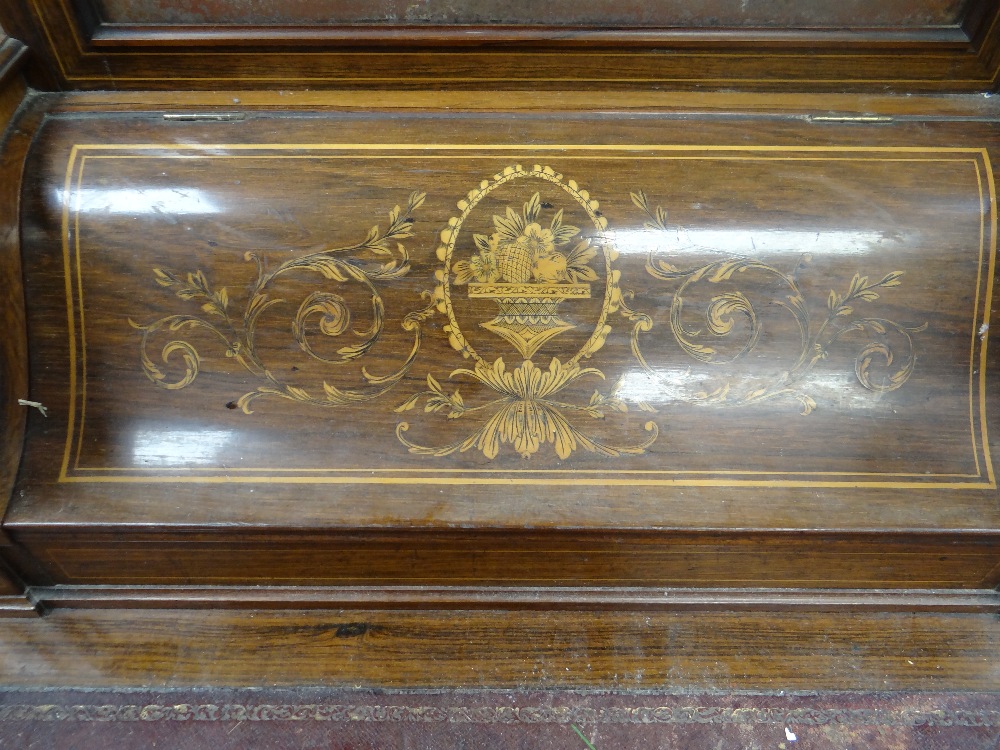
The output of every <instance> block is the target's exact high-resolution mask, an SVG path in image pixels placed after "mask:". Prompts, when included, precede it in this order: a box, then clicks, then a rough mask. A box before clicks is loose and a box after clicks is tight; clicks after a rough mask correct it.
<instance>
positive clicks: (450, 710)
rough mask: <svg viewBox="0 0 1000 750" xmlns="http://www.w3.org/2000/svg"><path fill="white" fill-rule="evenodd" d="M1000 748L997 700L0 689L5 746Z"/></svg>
mask: <svg viewBox="0 0 1000 750" xmlns="http://www.w3.org/2000/svg"><path fill="white" fill-rule="evenodd" d="M152 747H156V748H182V749H183V748H211V750H229V748H233V749H235V748H240V750H244V749H246V748H324V749H328V750H362V749H367V748H379V749H382V748H393V749H397V748H399V749H402V748H406V749H409V748H413V749H414V750H416V749H418V748H419V749H420V750H437V749H438V748H441V749H442V750H443V749H445V748H447V749H451V748H456V749H463V748H489V749H490V750H493V749H497V750H500V749H502V750H521V749H524V750H528V749H529V748H530V749H531V750H625V749H631V748H637V749H638V748H642V750H651V749H652V748H663V749H664V750H666V749H667V748H670V749H671V750H675V749H677V748H692V749H699V748H707V749H711V750H728V749H729V748H733V749H734V750H756V749H757V748H760V749H762V750H763V749H764V748H767V749H768V750H826V749H827V748H837V749H838V750H842V749H845V748H858V749H859V750H862V749H867V748H873V749H879V748H886V749H887V750H889V749H891V750H898V749H900V748H921V749H924V748H928V749H930V750H937V749H939V748H941V749H943V748H961V749H963V750H986V749H987V748H990V749H994V748H1000V694H942V693H909V694H898V693H892V694H875V693H822V694H816V695H804V694H795V695H782V694H760V693H726V694H712V693H701V694H698V693H684V694H678V693H652V692H650V693H645V692H644V693H598V692H566V691H551V692H537V691H533V692H512V691H500V690H498V691H488V690H477V691H400V692H390V691H366V690H357V691H352V690H329V689H326V690H324V689H321V688H308V689H306V688H299V689H240V690H219V689H212V690H176V691H114V692H111V691H104V690H101V691H91V690H52V691H35V690H33V691H25V690H9V691H0V748H44V749H45V750H50V749H53V748H73V749H74V750H85V749H89V748H95V749H96V748H100V749H101V750H106V749H107V748H115V749H116V750H117V749H121V750H126V749H130V748H152Z"/></svg>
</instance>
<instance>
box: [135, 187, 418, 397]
mask: <svg viewBox="0 0 1000 750" xmlns="http://www.w3.org/2000/svg"><path fill="white" fill-rule="evenodd" d="M423 202H424V193H413V194H412V195H410V199H409V201H408V202H407V204H406V207H405V208H400V207H399V206H396V207H395V208H393V209H392V211H390V212H389V226H388V228H387V229H386V231H385V232H382V231H381V230H380V229H379V227H378V226H377V225H376V226H373V227H372V228H371V229H369V230H368V234H367V235H366V236H365V238H364V239H363V240H361V241H360V242H358V243H356V244H353V245H349V246H346V247H338V248H330V249H327V250H322V251H320V252H316V253H311V254H309V255H305V256H303V257H301V258H295V259H293V260H289V261H286V262H284V263H282V264H281V265H280V266H278V268H276V269H275V270H273V271H268V270H267V269H266V267H265V263H264V260H263V259H262V258H261V256H260V255H258V254H257V253H254V252H247V253H246V255H245V256H244V257H245V258H246V260H248V261H253V262H254V263H255V264H256V266H257V279H256V281H255V282H254V285H253V288H252V291H251V293H250V296H249V298H248V299H247V303H246V306H245V307H244V309H243V313H242V314H241V315H239V316H234V315H233V314H232V312H231V310H230V301H229V294H228V292H227V290H226V288H225V287H223V288H221V289H217V290H213V289H212V288H211V286H210V284H209V281H208V279H207V278H206V277H205V274H204V273H202V272H201V271H200V270H198V271H194V272H192V273H188V274H186V276H184V277H182V276H181V275H179V274H177V273H175V272H173V271H170V270H165V269H161V268H155V269H153V273H154V275H155V277H156V283H158V284H159V285H160V286H163V287H166V288H168V289H173V291H174V293H175V294H176V295H177V296H178V297H180V298H181V299H183V300H191V301H195V302H200V303H201V310H202V312H203V313H204V317H203V316H200V315H187V314H181V315H168V316H166V317H163V318H160V319H159V320H157V321H154V322H153V323H150V324H149V325H139V324H138V323H135V322H133V321H132V320H129V324H130V325H132V327H134V328H136V329H138V330H139V331H140V332H141V333H142V344H141V360H142V368H143V371H144V372H145V373H146V377H148V378H149V379H150V380H151V381H153V383H155V384H156V385H158V386H160V387H161V388H166V389H168V390H176V389H179V388H185V387H187V386H188V385H190V384H191V383H192V382H193V381H194V379H195V378H196V377H197V376H198V371H199V368H200V364H201V357H200V356H199V354H198V352H197V350H196V349H195V348H194V346H192V345H191V344H190V343H189V342H187V341H184V340H182V339H173V340H171V341H168V342H167V343H166V344H165V345H164V346H163V349H162V350H161V352H160V357H161V359H162V360H163V363H164V364H165V365H169V364H170V359H171V357H172V356H173V355H174V354H179V355H180V356H181V358H182V360H183V362H184V368H185V371H184V375H183V376H182V377H181V378H180V379H179V380H170V379H168V376H167V375H166V374H165V373H164V372H163V370H161V369H160V367H159V366H157V365H156V363H154V362H153V360H152V358H151V357H150V356H149V353H148V351H147V348H148V346H149V342H150V338H151V337H152V336H153V335H154V334H158V333H160V332H169V333H174V332H177V331H183V330H185V329H188V330H190V329H201V330H205V331H209V332H211V333H213V334H215V335H216V336H218V337H219V338H220V339H221V340H222V342H223V344H224V345H225V347H226V350H225V353H226V356H227V357H230V358H233V359H235V360H236V361H237V362H239V363H240V364H241V365H243V366H244V367H245V368H246V369H247V370H249V371H250V372H251V373H253V374H254V375H256V376H257V377H259V378H260V379H261V380H262V383H261V385H259V386H258V387H257V388H255V389H254V390H253V391H250V392H249V393H245V394H243V395H242V396H241V397H240V398H239V399H238V400H237V401H236V405H237V406H238V407H239V408H240V409H242V410H243V411H244V412H246V413H247V414H251V413H252V409H251V408H250V407H251V405H252V404H253V402H254V401H256V400H257V399H258V398H261V397H264V396H277V397H279V398H284V399H289V400H291V401H300V402H303V403H307V404H312V405H314V406H326V407H331V406H343V405H344V404H352V403H359V402H363V401H370V400H371V399H373V398H377V397H378V396H381V395H382V394H383V393H385V392H386V391H388V390H389V389H390V388H392V387H393V386H394V385H396V383H398V382H399V381H400V379H402V377H403V376H404V375H405V374H406V373H407V372H408V371H409V369H410V367H411V366H412V365H413V362H414V360H415V359H416V357H417V352H418V351H419V350H420V336H421V333H420V322H421V321H422V320H423V318H424V317H426V316H422V315H421V314H420V313H415V314H413V315H410V316H408V317H407V318H406V320H405V321H404V323H403V327H404V328H405V329H406V330H407V331H412V332H413V345H412V347H411V348H410V353H409V355H408V356H407V358H406V360H405V361H404V362H403V364H402V365H400V367H399V368H398V369H397V370H396V371H395V372H392V373H390V374H388V375H373V374H372V373H370V372H369V371H368V370H367V368H363V369H362V375H363V377H364V379H365V387H363V388H347V389H341V388H337V387H335V386H333V385H331V384H330V383H328V382H326V381H324V382H323V394H322V395H312V394H310V393H309V392H307V391H306V390H305V389H303V388H300V387H298V386H294V385H291V384H289V383H286V382H284V381H282V379H281V378H279V377H278V376H276V375H275V374H274V371H273V370H272V369H270V368H269V367H268V366H267V364H266V363H265V362H264V360H263V359H262V357H261V354H260V352H259V350H258V347H257V345H256V334H257V324H258V322H259V320H260V316H261V314H262V313H263V312H264V311H265V310H267V309H268V308H270V307H272V306H274V305H276V304H279V303H281V302H283V301H284V300H283V299H281V298H280V297H275V296H272V294H273V287H274V285H275V283H276V282H277V281H278V280H279V279H280V278H282V277H285V276H288V275H289V274H291V273H293V272H296V271H307V272H314V273H318V274H320V275H321V276H322V277H323V278H324V279H326V280H328V281H330V282H336V283H338V284H345V283H349V282H355V283H357V284H361V285H362V286H363V287H364V288H365V289H366V290H367V292H368V293H369V295H370V297H371V307H372V321H373V322H372V324H371V326H370V327H369V328H367V329H365V330H362V331H355V333H356V334H357V335H358V336H359V337H361V339H362V340H361V342H360V343H357V344H352V345H349V346H344V347H341V348H340V349H338V350H337V355H338V356H337V357H336V358H330V357H324V356H321V355H320V354H318V353H317V352H316V351H314V350H313V348H312V346H311V345H310V343H309V340H308V338H307V336H306V323H307V321H308V320H310V319H312V318H316V317H318V318H319V329H320V331H321V332H322V333H323V334H324V335H326V336H331V337H337V336H341V335H342V334H344V333H346V332H347V331H348V330H349V329H350V328H351V311H350V309H349V307H348V305H347V303H346V301H345V299H344V297H342V296H341V295H339V294H335V293H333V292H330V291H325V290H316V291H313V292H312V293H310V294H309V295H308V296H307V297H306V298H305V299H304V300H303V301H302V303H301V304H300V305H299V308H298V311H297V312H296V314H295V318H294V320H293V321H292V333H293V335H294V337H295V340H296V342H298V345H299V347H300V348H301V349H302V350H303V351H304V352H306V354H308V355H309V356H310V357H312V358H313V359H316V360H319V361H321V362H324V363H326V364H329V365H341V364H346V363H348V362H353V361H355V360H358V359H360V358H361V357H363V356H364V355H365V354H366V353H367V352H368V351H369V350H370V349H371V347H372V346H373V345H374V344H375V342H376V341H378V338H379V336H380V334H381V333H382V329H383V327H384V323H385V303H384V302H383V300H382V295H381V294H380V293H379V290H378V288H377V287H376V286H375V282H378V281H388V280H392V279H398V278H400V277H402V276H405V275H406V274H407V273H409V271H410V256H409V253H408V252H407V250H406V247H405V246H404V245H403V244H402V243H401V242H399V240H402V239H405V238H407V237H412V236H413V234H412V231H411V230H412V226H413V218H412V215H413V212H414V211H416V210H417V209H418V208H419V207H420V205H421V204H422V203H423ZM393 244H395V247H393ZM366 252H367V253H368V254H370V255H371V256H374V257H375V258H376V259H377V261H376V263H375V264H374V265H372V266H371V267H365V266H363V265H361V264H359V263H352V262H349V261H350V260H353V259H356V258H357V257H358V256H360V255H362V254H364V253H366ZM428 312H429V311H428Z"/></svg>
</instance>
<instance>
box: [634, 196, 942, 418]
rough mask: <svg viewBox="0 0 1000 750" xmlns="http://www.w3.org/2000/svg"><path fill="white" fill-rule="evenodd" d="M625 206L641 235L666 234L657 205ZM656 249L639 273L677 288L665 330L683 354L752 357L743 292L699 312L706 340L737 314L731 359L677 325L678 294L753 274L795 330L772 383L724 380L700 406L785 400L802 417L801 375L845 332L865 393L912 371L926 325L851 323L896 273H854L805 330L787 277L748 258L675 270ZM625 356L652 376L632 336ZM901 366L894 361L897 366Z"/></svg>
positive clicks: (803, 310) (719, 359) (752, 328)
mask: <svg viewBox="0 0 1000 750" xmlns="http://www.w3.org/2000/svg"><path fill="white" fill-rule="evenodd" d="M631 197H632V202H633V203H634V204H635V205H636V206H637V207H638V208H640V209H642V210H643V212H644V213H645V214H646V217H647V221H646V222H645V223H644V227H645V228H646V229H647V230H649V231H654V232H668V231H670V227H668V226H667V223H666V222H667V212H666V211H665V210H664V209H663V208H662V207H661V206H656V208H655V209H654V208H653V207H651V206H650V204H649V200H648V199H647V197H646V195H645V193H643V192H642V191H639V192H637V193H632V194H631ZM657 254H658V253H657V250H656V249H653V250H650V252H649V256H648V258H647V261H646V271H647V272H648V273H649V274H650V275H651V276H652V277H653V278H655V279H659V280H661V281H669V282H680V283H679V286H678V287H677V290H676V291H675V292H674V293H673V299H672V301H671V305H670V331H671V333H672V334H673V336H674V339H676V341H677V343H678V344H679V345H680V347H681V349H683V350H684V351H685V352H686V353H687V354H688V355H690V356H691V357H693V358H694V359H696V360H698V361H699V362H704V363H706V364H711V365H728V364H730V363H733V362H735V361H737V360H739V359H741V358H743V357H745V356H746V355H748V354H749V353H750V352H751V351H753V349H754V347H755V346H756V344H757V342H758V341H759V339H760V334H761V330H762V325H761V321H760V318H759V316H758V313H757V309H756V308H755V307H754V303H753V302H752V301H751V300H750V298H749V297H748V296H747V294H746V293H744V292H743V291H739V290H737V291H729V292H725V293H722V294H717V295H714V296H713V297H712V298H711V300H710V301H709V304H708V308H707V310H706V311H705V314H704V323H705V327H706V329H707V330H708V332H709V333H710V334H711V336H712V337H713V338H715V339H720V338H723V337H726V336H729V335H730V334H732V332H733V330H734V327H735V326H734V320H733V318H734V316H736V315H741V316H743V317H744V319H745V321H746V324H747V325H746V329H745V330H746V334H745V339H744V341H743V344H742V346H741V347H740V348H739V350H738V351H737V352H736V354H735V355H730V356H729V357H725V356H722V355H721V354H720V353H719V352H718V351H717V350H716V348H715V347H713V346H712V344H711V343H705V337H704V335H703V333H702V331H701V330H700V329H695V328H692V327H691V326H690V325H689V324H688V323H686V322H685V315H684V299H685V294H686V293H687V292H688V291H689V290H690V289H691V288H692V287H693V286H694V285H696V284H699V283H703V284H719V283H720V282H724V281H730V280H731V279H732V278H733V277H734V276H735V275H737V274H743V273H751V272H757V273H759V274H762V275H764V276H768V277H771V278H772V279H775V280H778V281H779V282H780V284H781V285H782V286H783V287H784V288H785V290H786V292H785V296H784V298H783V299H780V298H779V299H773V300H767V302H768V303H771V304H775V305H778V306H779V307H781V308H784V309H785V310H787V311H788V312H789V313H790V314H791V315H792V317H793V318H794V320H795V324H796V326H797V328H798V332H799V352H798V355H797V358H796V359H795V362H794V364H793V365H792V366H791V367H790V368H788V369H787V370H785V371H784V372H782V373H780V375H778V377H777V378H776V379H774V380H773V381H772V382H770V383H767V384H765V385H763V386H759V387H755V388H753V389H750V390H744V391H742V392H734V391H735V389H734V388H733V384H732V382H730V381H727V382H725V383H723V384H722V385H720V386H719V387H718V388H716V389H714V390H712V391H711V392H701V393H698V394H696V395H695V397H694V400H695V401H700V402H705V403H729V404H734V405H748V404H755V403H761V402H763V401H769V400H772V399H781V398H791V399H795V400H797V401H798V402H799V404H800V405H801V406H802V412H801V413H802V414H809V413H811V412H812V411H813V410H814V409H815V408H816V401H815V400H814V399H813V398H812V396H810V395H809V394H807V393H806V392H805V391H803V390H800V389H799V387H798V385H799V383H800V381H802V380H803V378H805V377H806V376H807V375H808V374H809V372H810V371H811V370H812V369H813V368H814V367H815V366H816V364H817V363H818V362H820V361H822V360H825V359H826V358H827V357H828V356H829V353H830V347H831V346H832V345H833V344H834V343H835V342H836V341H837V340H838V339H840V338H841V337H842V336H846V335H848V334H851V333H860V334H863V335H867V337H868V338H867V341H866V342H865V344H864V346H863V347H862V349H861V351H860V352H859V353H858V354H857V356H856V357H855V361H854V372H855V374H856V375H857V378H858V381H859V382H860V383H861V385H863V386H864V387H865V388H867V389H869V390H871V391H876V392H886V391H894V390H896V389H897V388H899V387H900V386H902V385H903V384H904V383H905V382H906V381H907V380H908V379H909V377H910V375H912V374H913V368H914V366H915V365H916V360H917V358H916V354H915V353H914V348H913V338H912V334H914V333H920V332H921V331H924V330H926V328H927V323H924V324H922V325H919V326H904V325H901V324H899V323H896V322H895V321H892V320H887V319H885V318H871V317H855V316H854V306H855V305H857V304H859V303H861V302H874V301H875V300H877V299H878V298H879V293H880V291H881V290H884V289H887V288H889V287H896V286H899V284H900V279H901V278H902V276H903V272H902V271H892V272H890V273H887V274H886V275H885V276H883V277H882V278H881V279H880V280H878V281H871V280H869V278H868V277H867V276H862V275H861V274H860V273H856V274H854V278H853V279H851V283H850V286H849V288H848V290H847V292H846V293H845V294H843V295H841V294H838V293H837V292H836V291H834V290H830V294H829V296H828V297H827V305H826V306H827V315H826V318H825V319H824V320H823V322H822V323H821V324H820V325H819V326H818V327H817V328H816V330H815V331H814V330H813V324H812V321H811V319H810V315H809V308H808V307H807V306H806V303H805V300H804V298H803V296H802V293H801V292H800V291H799V287H798V285H797V283H796V280H795V278H794V276H792V275H790V274H786V273H782V272H781V271H779V270H777V269H775V268H772V267H771V266H769V265H767V264H765V263H761V262H760V261H757V260H753V259H750V258H728V259H726V260H722V261H716V262H714V263H708V264H706V265H702V266H696V267H694V268H687V269H680V268H677V267H676V266H674V265H673V264H672V263H670V262H668V261H667V260H665V259H663V258H658V257H657ZM894 338H895V339H896V340H897V343H902V345H903V346H902V349H903V354H902V357H900V355H899V353H898V351H897V350H895V349H894V344H893V339H894ZM632 350H633V352H634V353H635V356H636V358H637V359H638V360H639V362H640V363H641V364H642V366H643V368H644V369H646V371H647V372H650V373H652V372H653V368H651V367H650V366H649V364H648V363H647V361H646V358H645V357H644V356H643V354H642V351H641V350H640V348H639V342H638V339H637V338H636V337H633V340H632ZM879 360H881V366H882V367H884V368H885V369H886V370H888V372H886V373H885V374H884V376H883V377H882V378H881V379H879V378H877V377H876V376H875V374H874V373H875V370H876V369H877V368H878V367H879V364H878V361H879ZM900 360H901V363H900Z"/></svg>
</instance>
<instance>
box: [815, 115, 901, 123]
mask: <svg viewBox="0 0 1000 750" xmlns="http://www.w3.org/2000/svg"><path fill="white" fill-rule="evenodd" d="M807 119H808V120H809V122H835V123H836V122H840V123H858V124H864V125H885V124H887V123H890V122H893V118H892V117H887V116H885V115H809V116H808V118H807Z"/></svg>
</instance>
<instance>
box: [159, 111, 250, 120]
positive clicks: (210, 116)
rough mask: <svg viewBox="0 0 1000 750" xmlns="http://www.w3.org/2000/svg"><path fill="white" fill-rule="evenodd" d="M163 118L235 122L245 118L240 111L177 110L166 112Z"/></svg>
mask: <svg viewBox="0 0 1000 750" xmlns="http://www.w3.org/2000/svg"><path fill="white" fill-rule="evenodd" d="M163 119H164V120H171V121H174V122H191V121H199V122H237V121H239V120H243V119H246V115H245V114H243V113H242V112H177V113H173V112H171V113H166V114H164V115H163Z"/></svg>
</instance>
